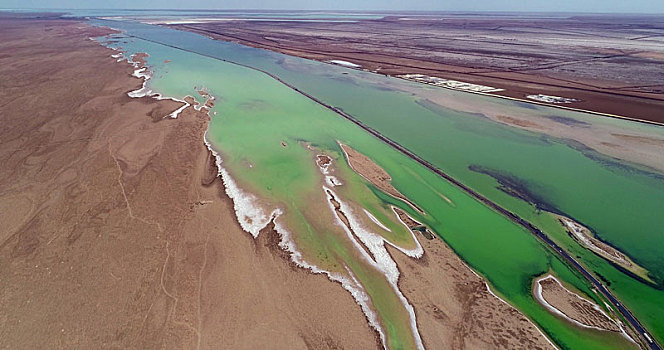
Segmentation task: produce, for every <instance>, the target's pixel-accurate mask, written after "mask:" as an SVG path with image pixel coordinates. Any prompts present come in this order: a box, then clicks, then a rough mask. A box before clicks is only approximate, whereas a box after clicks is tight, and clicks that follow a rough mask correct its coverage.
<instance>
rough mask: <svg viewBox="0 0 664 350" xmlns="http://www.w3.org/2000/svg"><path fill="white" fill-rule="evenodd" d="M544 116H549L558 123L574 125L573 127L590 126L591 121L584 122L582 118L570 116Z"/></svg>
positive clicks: (548, 116)
mask: <svg viewBox="0 0 664 350" xmlns="http://www.w3.org/2000/svg"><path fill="white" fill-rule="evenodd" d="M544 118H547V119H549V120H552V121H554V122H556V123H559V124H564V125H567V126H572V127H580V128H588V127H590V123H588V122H584V121H582V120H578V119H574V118H570V117H563V116H560V115H545V116H544Z"/></svg>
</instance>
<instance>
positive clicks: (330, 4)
mask: <svg viewBox="0 0 664 350" xmlns="http://www.w3.org/2000/svg"><path fill="white" fill-rule="evenodd" d="M0 8H95V9H98V8H115V9H118V8H133V9H136V8H141V9H145V8H159V9H165V8H169V9H170V8H172V9H175V8H191V9H195V8H198V9H284V10H292V9H301V10H318V9H321V10H439V11H529V12H532V11H535V12H536V11H547V12H632V13H633V12H638V13H664V0H410V1H408V0H107V1H99V0H0Z"/></svg>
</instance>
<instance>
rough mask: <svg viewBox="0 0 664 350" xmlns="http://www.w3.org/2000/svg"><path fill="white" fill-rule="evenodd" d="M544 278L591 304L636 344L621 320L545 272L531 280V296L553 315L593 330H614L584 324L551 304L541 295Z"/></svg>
mask: <svg viewBox="0 0 664 350" xmlns="http://www.w3.org/2000/svg"><path fill="white" fill-rule="evenodd" d="M546 280H553V281H554V282H555V283H556V284H557V285H558V286H559V287H560V288H562V289H563V290H565V291H566V292H567V293H569V294H571V295H573V296H574V297H575V298H578V299H579V301H581V302H583V303H587V304H588V305H592V308H593V309H594V310H596V311H597V312H599V314H600V315H601V317H605V318H606V321H610V322H613V323H614V324H615V325H616V326H617V327H618V328H619V330H620V333H621V335H622V336H623V337H625V338H626V339H627V340H629V341H630V342H632V343H634V344H636V342H635V341H634V339H632V337H630V336H629V334H627V332H626V330H625V328H624V326H623V324H622V322H620V321H616V320H613V319H612V318H611V317H610V316H609V315H608V314H607V313H606V312H604V310H602V309H601V308H600V307H599V306H598V305H597V304H595V303H593V302H592V301H590V300H588V299H586V298H584V297H582V296H580V295H578V294H576V293H573V292H572V291H570V290H568V289H567V288H565V286H564V285H563V284H562V283H561V282H560V281H559V280H558V279H557V278H556V277H555V276H553V275H551V274H546V275H544V276H541V277H539V278H537V279H535V280H534V281H533V296H534V297H535V299H537V301H538V302H539V303H540V304H542V306H544V307H545V308H546V309H547V310H549V311H550V312H551V313H553V314H555V315H558V316H560V317H562V318H564V319H565V320H567V321H568V322H571V323H573V324H575V325H577V326H579V327H583V328H590V329H595V330H599V331H607V332H611V331H614V330H611V329H608V328H602V327H598V326H594V325H589V324H585V323H583V322H581V321H579V320H577V319H575V318H573V317H571V316H569V315H567V314H566V313H565V312H564V311H562V310H560V309H558V308H556V307H555V306H554V305H552V304H551V303H550V302H549V301H547V300H546V299H545V298H544V295H543V292H544V290H543V287H542V284H541V283H542V282H544V281H546Z"/></svg>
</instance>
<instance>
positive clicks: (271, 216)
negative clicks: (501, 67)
mask: <svg viewBox="0 0 664 350" xmlns="http://www.w3.org/2000/svg"><path fill="white" fill-rule="evenodd" d="M249 68H251V67H249ZM252 69H253V68H252ZM264 73H265V72H264ZM266 74H268V75H269V76H272V75H271V74H269V73H266ZM272 77H274V76H272ZM274 78H275V79H277V80H278V81H280V82H282V83H283V81H281V80H280V79H279V78H276V77H274ZM286 85H287V86H289V87H291V88H293V87H292V86H290V85H288V84H286ZM294 89H295V88H294ZM295 90H296V91H297V92H299V93H301V94H303V95H305V96H307V97H309V98H312V97H311V96H309V95H308V94H306V93H304V92H302V91H300V90H298V89H295ZM312 99H314V101H316V102H318V103H321V102H320V101H318V100H316V99H315V98H312ZM185 103H186V101H185ZM321 104H323V106H325V107H327V108H330V109H332V110H333V111H335V112H337V113H339V114H342V113H341V112H340V111H338V110H337V109H336V108H331V107H329V106H327V105H325V104H324V103H321ZM343 114H345V113H343ZM343 114H342V115H343ZM353 119H354V118H353ZM353 119H351V121H353V122H354V123H356V124H358V122H357V121H355V120H353ZM360 126H361V127H363V128H364V129H365V130H366V127H364V126H363V125H360ZM369 131H370V133H371V134H374V132H372V131H373V130H369ZM381 136H382V135H381ZM379 138H380V139H381V140H384V138H383V137H379ZM388 144H390V145H391V143H390V142H388ZM397 149H398V150H401V149H400V148H397ZM406 155H409V154H408V153H407V154H406ZM409 156H410V155H409ZM416 160H418V159H416ZM424 165H425V166H427V164H424ZM436 173H438V171H436ZM231 181H232V180H231ZM452 182H453V183H454V184H457V182H456V181H452ZM462 189H463V187H462ZM500 212H501V213H502V212H503V211H500ZM269 218H270V219H271V220H275V229H276V228H277V227H278V226H279V225H278V222H276V219H277V218H278V215H277V214H274V215H270V216H269ZM267 222H268V223H269V222H270V220H268V221H267ZM283 235H284V234H283V233H282V237H283ZM286 246H288V244H286ZM328 275H329V274H328ZM343 284H344V283H342V285H343ZM344 287H345V288H346V289H348V288H347V287H346V285H344ZM351 293H352V292H351ZM352 294H353V293H352ZM353 296H354V297H355V294H354V295H353ZM356 300H358V298H357V297H356ZM367 317H368V318H369V316H367ZM384 345H385V344H384Z"/></svg>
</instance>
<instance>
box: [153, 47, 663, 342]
mask: <svg viewBox="0 0 664 350" xmlns="http://www.w3.org/2000/svg"><path fill="white" fill-rule="evenodd" d="M140 39H142V40H146V41H150V42H154V43H157V44H160V45H164V46H167V47H171V48H174V49H177V50H182V51H187V52H191V51H189V50H186V49H182V48H179V47H177V46H173V45H168V44H163V43H159V42H157V41H153V40H149V39H144V38H140ZM215 40H216V39H215ZM193 53H195V52H193ZM196 54H198V55H202V56H205V57H209V58H212V59H216V60H220V61H223V62H228V63H232V64H235V65H238V66H242V67H246V68H249V69H253V70H256V71H259V72H262V73H264V74H266V75H268V76H270V77H272V78H273V79H275V80H277V81H279V82H280V83H282V84H284V85H286V86H288V87H289V88H291V89H293V90H294V91H296V92H298V93H299V94H301V95H304V96H306V97H308V98H309V99H311V100H313V101H314V102H316V103H318V104H320V105H322V106H324V107H325V108H327V109H329V110H331V111H333V112H335V113H337V114H338V115H340V116H342V117H344V118H345V119H347V120H349V121H351V122H352V123H354V124H356V125H358V126H359V127H361V128H362V129H364V130H365V131H367V132H369V133H370V134H372V135H374V136H375V137H377V138H378V139H380V140H381V141H383V142H385V143H387V144H388V145H390V146H391V147H393V148H395V149H396V150H397V151H399V152H401V153H403V154H404V155H406V156H408V157H410V158H411V159H413V160H415V161H416V162H418V163H420V164H421V165H422V166H424V167H426V168H428V169H430V170H431V171H433V172H434V173H436V174H437V175H439V176H441V177H442V178H444V179H446V180H447V181H449V182H451V183H452V184H453V185H455V186H457V187H459V188H460V189H461V190H463V191H464V192H466V193H469V194H470V195H471V196H472V197H474V198H475V199H476V200H478V201H480V202H482V203H484V204H486V205H487V206H488V207H490V208H492V209H494V210H496V211H497V212H499V213H500V214H502V215H504V216H506V217H507V218H508V219H510V220H512V221H514V222H515V223H517V224H519V225H520V226H522V227H524V228H525V229H526V230H528V231H529V232H531V233H532V234H534V235H535V236H536V237H537V238H538V239H540V240H541V241H543V243H545V244H546V245H547V246H548V247H550V249H551V250H552V253H554V254H559V255H560V256H561V257H562V258H563V260H564V261H566V262H567V263H568V264H570V265H571V267H573V268H574V269H576V270H577V271H579V272H580V273H581V275H582V276H583V277H584V278H585V279H587V280H588V281H589V282H590V283H591V284H592V285H593V286H595V287H597V289H598V290H599V291H600V292H601V293H602V294H604V295H605V296H606V297H607V299H608V300H609V302H610V303H611V304H613V306H614V307H615V308H616V309H617V310H618V311H619V312H620V313H621V314H622V315H623V316H624V317H625V319H627V320H628V322H629V323H630V326H631V327H633V328H635V329H636V332H637V333H638V334H639V335H640V336H643V341H644V342H645V344H648V345H649V346H650V347H651V348H652V349H660V347H659V345H658V344H657V343H656V342H655V341H654V340H650V339H648V338H647V337H646V336H645V335H646V334H647V331H646V329H645V328H644V327H643V326H642V325H641V324H640V322H638V320H637V319H636V318H635V317H634V316H633V315H632V314H631V312H630V311H629V310H627V308H626V307H625V306H624V305H622V304H621V303H620V302H619V301H618V299H617V298H616V297H615V296H614V295H613V294H612V293H611V292H610V291H609V290H608V289H607V288H606V287H605V286H604V285H603V284H602V283H601V282H600V281H599V280H598V279H597V278H595V277H594V276H593V275H592V274H591V273H590V272H588V270H586V269H585V268H584V267H583V266H582V265H581V264H580V263H579V262H577V261H576V260H575V259H574V258H573V257H572V256H570V255H569V254H568V253H567V252H566V251H564V250H563V249H562V248H561V247H560V246H558V244H556V243H555V242H554V241H553V240H551V239H550V238H549V237H548V236H547V235H546V234H545V233H544V232H542V231H541V230H540V229H538V228H537V227H536V226H534V225H533V224H531V223H530V222H527V221H526V220H524V219H522V218H520V217H519V216H517V215H516V214H514V213H512V212H510V211H509V210H507V209H505V208H502V207H500V206H499V205H497V204H496V203H494V202H492V201H490V200H489V199H488V198H486V197H484V196H483V195H481V194H479V193H478V192H476V191H474V190H473V189H471V188H470V187H468V186H466V185H464V184H463V183H461V182H459V181H457V180H456V179H454V178H452V177H451V176H449V175H448V174H446V173H444V172H443V171H442V170H440V169H438V168H436V167H435V166H433V165H432V164H431V163H429V162H427V161H425V160H424V159H422V158H420V157H418V156H417V155H415V154H413V153H412V152H410V151H408V150H407V149H406V148H404V147H403V146H401V145H399V144H398V143H396V142H394V141H392V140H391V139H388V138H387V137H385V136H383V135H382V134H380V133H379V132H377V131H375V130H374V129H372V128H370V127H368V126H366V125H364V124H363V123H362V122H360V121H359V120H357V119H356V118H354V117H353V116H351V115H349V114H347V113H345V112H344V111H342V110H340V109H339V108H336V107H333V106H331V105H328V104H327V103H325V102H323V101H321V100H319V99H317V98H316V97H314V96H312V95H310V94H308V93H306V92H304V91H302V90H300V89H298V88H297V87H295V86H293V85H291V84H289V83H287V82H285V81H284V80H282V79H281V78H279V77H277V76H276V75H274V74H272V73H269V72H267V71H264V70H262V69H259V68H255V67H251V66H248V65H244V64H242V63H238V62H234V61H229V60H226V59H221V58H217V57H214V56H211V55H206V54H200V53H196Z"/></svg>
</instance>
